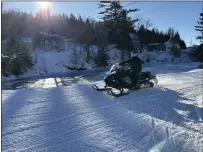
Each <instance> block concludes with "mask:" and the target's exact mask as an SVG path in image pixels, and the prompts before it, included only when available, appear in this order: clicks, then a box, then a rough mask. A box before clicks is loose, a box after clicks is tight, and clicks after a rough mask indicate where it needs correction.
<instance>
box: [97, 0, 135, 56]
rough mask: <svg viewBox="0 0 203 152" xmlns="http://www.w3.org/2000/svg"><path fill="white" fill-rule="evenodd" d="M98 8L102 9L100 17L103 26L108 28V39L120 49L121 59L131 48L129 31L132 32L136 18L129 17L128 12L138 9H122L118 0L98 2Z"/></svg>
mask: <svg viewBox="0 0 203 152" xmlns="http://www.w3.org/2000/svg"><path fill="white" fill-rule="evenodd" d="M99 8H103V9H104V11H103V12H100V14H101V15H103V17H102V19H103V21H104V23H105V26H106V27H107V28H108V29H109V34H108V41H109V42H110V43H112V44H116V47H117V48H118V49H120V50H121V51H122V56H121V57H122V60H124V55H125V51H126V50H127V51H130V50H133V45H132V40H131V38H130V36H129V33H131V32H133V30H134V29H133V26H134V24H135V23H136V22H137V21H138V20H133V19H131V18H130V17H129V16H128V14H129V13H131V12H136V11H138V9H129V10H127V9H123V7H122V6H121V5H120V2H119V1H113V2H110V1H109V2H107V1H102V2H100V3H99Z"/></svg>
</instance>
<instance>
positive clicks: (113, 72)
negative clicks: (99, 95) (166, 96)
mask: <svg viewBox="0 0 203 152" xmlns="http://www.w3.org/2000/svg"><path fill="white" fill-rule="evenodd" d="M129 70H131V68H130V66H129V65H119V64H118V63H117V64H114V65H113V66H112V67H111V69H110V70H109V72H108V76H107V77H105V78H104V83H105V86H104V87H103V88H99V87H98V86H97V85H96V84H94V85H93V86H92V88H93V89H95V90H97V91H107V93H108V94H110V95H112V96H115V97H120V96H123V95H127V94H129V92H124V89H128V90H139V89H142V88H148V87H154V86H155V85H157V83H158V81H157V79H156V76H155V75H154V74H152V73H151V72H149V71H145V72H141V73H140V75H139V76H138V78H139V79H138V83H137V84H136V85H130V86H133V87H130V88H129V84H131V83H132V82H131V80H130V77H129V76H128V74H126V76H125V77H119V75H120V74H121V73H122V74H123V73H128V72H129ZM114 90H116V91H114ZM116 92H117V93H116Z"/></svg>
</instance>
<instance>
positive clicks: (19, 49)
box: [2, 36, 32, 76]
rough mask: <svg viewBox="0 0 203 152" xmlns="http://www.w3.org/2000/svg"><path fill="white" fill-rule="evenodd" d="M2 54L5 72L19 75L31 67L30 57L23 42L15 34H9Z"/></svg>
mask: <svg viewBox="0 0 203 152" xmlns="http://www.w3.org/2000/svg"><path fill="white" fill-rule="evenodd" d="M2 55H3V56H4V57H5V59H6V66H5V67H4V71H5V73H7V74H8V73H10V74H13V75H16V76H18V75H20V74H22V73H23V72H25V71H26V70H27V68H31V67H32V59H31V55H30V53H29V50H28V48H27V46H26V45H25V43H24V42H23V41H22V40H21V39H20V38H18V37H16V36H11V37H10V38H9V39H8V40H7V42H6V47H5V50H4V51H3V53H2Z"/></svg>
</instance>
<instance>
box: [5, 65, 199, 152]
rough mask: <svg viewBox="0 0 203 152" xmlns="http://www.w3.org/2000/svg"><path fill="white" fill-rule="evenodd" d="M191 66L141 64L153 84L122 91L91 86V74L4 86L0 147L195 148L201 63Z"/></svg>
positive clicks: (167, 151) (168, 151)
mask: <svg viewBox="0 0 203 152" xmlns="http://www.w3.org/2000/svg"><path fill="white" fill-rule="evenodd" d="M195 68H196V63H187V64H186V63H182V64H165V65H161V64H158V65H153V66H149V67H146V68H145V70H149V71H152V72H153V73H156V74H157V78H158V81H159V84H158V86H156V87H155V88H148V89H143V90H139V91H132V92H131V93H130V94H129V95H128V96H123V97H120V98H115V97H111V96H109V95H107V94H106V93H105V92H97V91H95V90H93V89H92V88H91V85H92V83H94V82H88V83H77V84H74V85H72V86H68V87H55V88H49V87H47V88H43V89H41V88H38V89H36V88H35V89H33V88H32V89H20V90H3V91H2V151H3V152H8V151H29V152H32V151H34V152H39V151H83V152H84V151H88V152H89V151H94V152H100V151H114V152H117V151H133V152H141V151H150V152H154V151H163V152H171V151H184V152H200V151H202V149H203V103H202V99H203V95H202V91H203V87H202V86H203V82H202V78H203V76H202V74H203V71H202V69H195ZM48 83H49V82H48ZM97 83H98V84H100V85H102V82H101V81H98V82H97Z"/></svg>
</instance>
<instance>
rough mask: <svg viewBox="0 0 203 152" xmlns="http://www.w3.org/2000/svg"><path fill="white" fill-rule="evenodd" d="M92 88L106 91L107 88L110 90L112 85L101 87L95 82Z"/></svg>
mask: <svg viewBox="0 0 203 152" xmlns="http://www.w3.org/2000/svg"><path fill="white" fill-rule="evenodd" d="M92 88H93V89H95V90H97V91H106V90H109V89H111V88H110V87H106V86H105V87H104V88H99V87H98V86H97V85H96V84H94V85H93V86H92Z"/></svg>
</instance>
